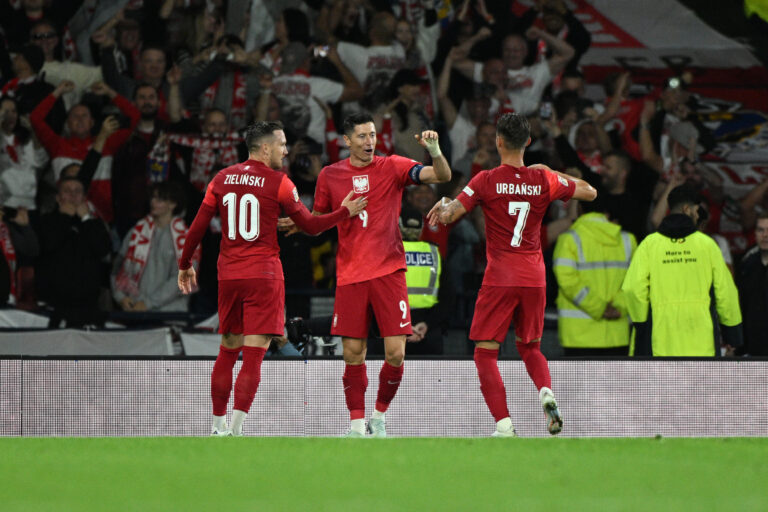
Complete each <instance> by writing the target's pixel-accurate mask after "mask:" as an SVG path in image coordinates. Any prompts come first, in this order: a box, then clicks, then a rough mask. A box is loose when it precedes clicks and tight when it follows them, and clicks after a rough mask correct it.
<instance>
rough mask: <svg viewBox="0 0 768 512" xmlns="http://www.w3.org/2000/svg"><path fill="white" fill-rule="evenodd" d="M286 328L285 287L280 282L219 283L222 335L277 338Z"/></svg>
mask: <svg viewBox="0 0 768 512" xmlns="http://www.w3.org/2000/svg"><path fill="white" fill-rule="evenodd" d="M284 326H285V286H284V284H283V281H282V280H278V279H224V280H221V281H219V332H220V333H221V334H243V335H250V334H277V335H282V334H283V331H284Z"/></svg>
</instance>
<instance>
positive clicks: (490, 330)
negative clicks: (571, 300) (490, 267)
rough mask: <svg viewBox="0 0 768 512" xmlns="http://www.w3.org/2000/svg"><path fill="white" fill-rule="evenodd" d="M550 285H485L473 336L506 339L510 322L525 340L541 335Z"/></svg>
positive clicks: (477, 306) (473, 337) (479, 338)
mask: <svg viewBox="0 0 768 512" xmlns="http://www.w3.org/2000/svg"><path fill="white" fill-rule="evenodd" d="M546 305H547V289H546V288H544V287H524V286H485V285H483V286H481V287H480V292H479V293H478V294H477V302H476V303H475V315H474V317H473V318H472V328H471V329H470V330H469V339H471V340H473V341H490V340H493V341H498V342H499V343H503V342H504V338H506V337H507V331H508V330H509V322H510V321H511V322H513V323H514V326H515V337H516V338H519V339H520V340H521V341H522V342H523V343H528V342H529V341H531V340H535V339H540V338H541V335H542V333H543V332H544V308H545V307H546Z"/></svg>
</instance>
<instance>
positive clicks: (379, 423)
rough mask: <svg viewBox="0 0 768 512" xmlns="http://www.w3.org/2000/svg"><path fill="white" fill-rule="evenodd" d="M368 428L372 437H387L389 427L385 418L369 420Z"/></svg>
mask: <svg viewBox="0 0 768 512" xmlns="http://www.w3.org/2000/svg"><path fill="white" fill-rule="evenodd" d="M367 428H368V433H369V434H371V437H387V425H386V422H385V420H384V418H383V417H382V418H381V419H376V418H371V419H370V420H368V427H367Z"/></svg>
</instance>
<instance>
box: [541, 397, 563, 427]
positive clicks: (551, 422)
mask: <svg viewBox="0 0 768 512" xmlns="http://www.w3.org/2000/svg"><path fill="white" fill-rule="evenodd" d="M539 401H541V408H542V409H544V414H546V415H547V422H548V423H547V430H548V431H549V433H550V434H552V435H553V436H554V435H557V434H559V433H560V431H561V430H563V417H562V416H561V415H560V410H559V409H558V408H557V400H555V395H554V393H552V390H551V389H549V388H541V391H539Z"/></svg>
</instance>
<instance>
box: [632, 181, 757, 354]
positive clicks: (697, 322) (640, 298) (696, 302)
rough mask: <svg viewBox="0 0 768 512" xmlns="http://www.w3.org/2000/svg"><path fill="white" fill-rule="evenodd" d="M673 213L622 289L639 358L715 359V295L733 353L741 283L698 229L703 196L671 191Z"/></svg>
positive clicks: (643, 247)
mask: <svg viewBox="0 0 768 512" xmlns="http://www.w3.org/2000/svg"><path fill="white" fill-rule="evenodd" d="M668 201H669V208H670V212H671V213H670V214H669V215H668V216H667V217H665V218H664V220H663V221H662V222H661V224H660V225H659V230H658V232H656V233H653V234H651V235H649V236H648V237H646V238H645V240H643V241H642V243H640V245H639V246H638V248H637V252H636V253H635V255H634V258H633V259H632V262H631V263H630V265H629V270H628V271H627V275H626V276H625V278H624V283H623V285H622V290H623V291H624V293H625V294H626V301H627V309H628V310H629V315H630V317H631V318H632V321H633V322H634V323H635V327H636V328H637V339H636V341H635V351H634V353H635V355H654V356H673V357H681V356H714V355H715V354H716V353H718V352H719V347H717V346H716V342H715V335H714V328H715V324H714V322H713V319H712V316H713V315H712V312H711V308H710V305H711V296H710V291H712V290H713V291H714V305H715V310H716V311H717V315H718V316H719V321H720V324H721V330H722V336H723V342H724V345H725V347H726V349H728V350H729V351H731V352H732V351H733V348H734V347H736V346H739V345H741V344H742V333H741V310H740V308H739V298H738V293H737V291H736V285H735V284H734V282H733V278H732V277H731V273H730V272H729V271H728V267H727V266H726V265H725V261H724V260H723V255H722V253H721V252H720V249H719V247H718V246H717V243H716V242H715V241H714V240H713V239H712V238H710V237H709V236H707V235H705V234H704V233H701V232H699V231H697V230H696V222H697V220H698V204H699V197H698V194H697V193H696V192H695V191H694V190H693V189H691V188H690V187H689V186H687V185H681V186H679V187H676V188H674V189H672V191H671V192H670V193H669V198H668Z"/></svg>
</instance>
